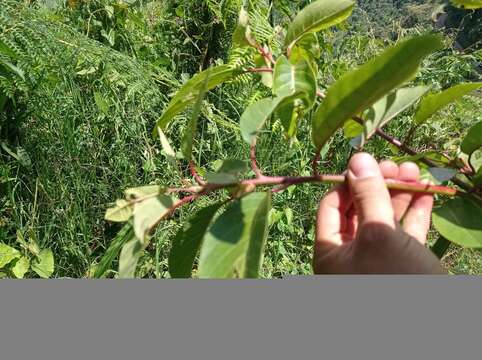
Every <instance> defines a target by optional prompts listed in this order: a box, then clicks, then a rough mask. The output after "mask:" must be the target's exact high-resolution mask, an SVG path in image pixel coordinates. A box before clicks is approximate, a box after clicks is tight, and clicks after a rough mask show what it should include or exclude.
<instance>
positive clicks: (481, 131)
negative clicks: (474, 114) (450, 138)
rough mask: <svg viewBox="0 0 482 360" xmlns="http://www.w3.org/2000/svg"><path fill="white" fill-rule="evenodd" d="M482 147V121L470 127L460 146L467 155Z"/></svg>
mask: <svg viewBox="0 0 482 360" xmlns="http://www.w3.org/2000/svg"><path fill="white" fill-rule="evenodd" d="M481 147H482V121H480V122H478V123H477V124H475V125H474V126H472V127H471V128H470V129H469V132H468V133H467V135H466V136H465V138H464V140H463V141H462V145H461V146H460V148H461V149H462V151H463V152H464V153H466V154H467V155H470V154H472V153H473V152H474V151H475V150H477V149H479V148H481Z"/></svg>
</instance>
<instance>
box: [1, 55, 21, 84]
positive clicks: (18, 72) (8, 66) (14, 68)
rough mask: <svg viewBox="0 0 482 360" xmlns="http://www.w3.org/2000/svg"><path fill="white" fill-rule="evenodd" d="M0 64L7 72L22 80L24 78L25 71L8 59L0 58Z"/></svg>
mask: <svg viewBox="0 0 482 360" xmlns="http://www.w3.org/2000/svg"><path fill="white" fill-rule="evenodd" d="M1 65H3V67H4V68H5V70H7V71H8V72H10V73H12V74H15V75H17V76H18V77H20V78H21V79H22V80H25V73H24V72H23V70H22V69H20V68H19V67H17V66H15V65H14V64H12V63H11V62H10V61H8V60H4V59H1V58H0V66H1Z"/></svg>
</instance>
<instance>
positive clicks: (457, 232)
mask: <svg viewBox="0 0 482 360" xmlns="http://www.w3.org/2000/svg"><path fill="white" fill-rule="evenodd" d="M480 219H482V203H480V202H479V201H477V200H475V199H470V198H462V197H457V198H455V199H452V200H450V201H448V202H447V203H445V204H444V205H443V206H442V207H440V208H438V209H435V211H434V214H433V224H434V226H435V228H436V229H437V231H438V232H439V233H440V234H442V236H443V237H445V238H446V239H448V240H450V241H451V242H453V243H455V244H458V245H461V246H464V247H468V248H482V221H480Z"/></svg>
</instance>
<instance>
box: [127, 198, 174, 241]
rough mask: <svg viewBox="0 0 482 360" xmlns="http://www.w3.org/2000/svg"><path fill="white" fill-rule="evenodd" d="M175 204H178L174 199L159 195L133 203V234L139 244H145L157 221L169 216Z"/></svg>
mask: <svg viewBox="0 0 482 360" xmlns="http://www.w3.org/2000/svg"><path fill="white" fill-rule="evenodd" d="M176 202H178V200H177V198H176V197H174V196H168V195H162V194H161V195H159V196H156V197H152V198H148V199H147V200H144V201H141V202H137V203H135V205H134V212H133V216H134V232H135V234H136V237H137V238H138V239H139V240H140V241H141V243H143V244H144V243H147V241H148V236H149V234H150V233H151V231H152V230H153V229H154V227H155V226H156V225H157V224H158V223H159V221H161V220H162V219H164V218H165V217H166V216H167V215H169V213H170V211H171V208H172V207H173V206H174V205H175V204H176Z"/></svg>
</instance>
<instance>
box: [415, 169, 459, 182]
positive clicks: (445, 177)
mask: <svg viewBox="0 0 482 360" xmlns="http://www.w3.org/2000/svg"><path fill="white" fill-rule="evenodd" d="M457 172H458V171H457V170H455V169H449V168H438V167H431V168H427V169H425V168H423V169H421V176H420V179H421V180H429V181H430V182H431V183H432V184H435V185H440V184H442V183H444V182H447V181H449V180H451V179H452V178H453V177H454V176H455V175H457Z"/></svg>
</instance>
